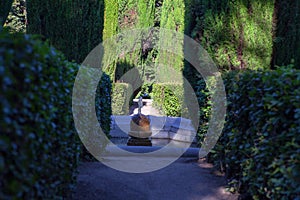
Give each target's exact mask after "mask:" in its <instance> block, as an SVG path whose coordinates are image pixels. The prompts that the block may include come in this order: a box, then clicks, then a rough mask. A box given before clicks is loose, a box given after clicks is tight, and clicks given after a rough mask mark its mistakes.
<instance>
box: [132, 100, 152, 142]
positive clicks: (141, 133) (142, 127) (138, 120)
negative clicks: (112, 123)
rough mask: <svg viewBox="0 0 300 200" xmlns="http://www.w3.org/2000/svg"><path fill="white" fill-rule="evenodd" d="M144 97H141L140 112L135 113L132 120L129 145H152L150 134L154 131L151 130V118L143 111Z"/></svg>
mask: <svg viewBox="0 0 300 200" xmlns="http://www.w3.org/2000/svg"><path fill="white" fill-rule="evenodd" d="M141 108H142V98H140V99H139V112H138V114H136V115H133V116H132V118H131V121H130V131H129V132H128V135H129V136H130V138H129V140H128V142H127V145H128V146H152V143H151V140H150V138H149V137H150V136H151V135H152V132H151V130H150V120H149V119H148V117H147V116H146V115H143V114H142V113H141Z"/></svg>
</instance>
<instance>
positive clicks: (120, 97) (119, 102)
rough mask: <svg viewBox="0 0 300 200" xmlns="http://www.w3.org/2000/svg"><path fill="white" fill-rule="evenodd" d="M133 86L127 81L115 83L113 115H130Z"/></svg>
mask: <svg viewBox="0 0 300 200" xmlns="http://www.w3.org/2000/svg"><path fill="white" fill-rule="evenodd" d="M132 92H133V91H132V86H131V85H130V84H127V83H115V84H114V85H113V92H112V113H113V115H128V114H129V104H130V100H131V95H132Z"/></svg>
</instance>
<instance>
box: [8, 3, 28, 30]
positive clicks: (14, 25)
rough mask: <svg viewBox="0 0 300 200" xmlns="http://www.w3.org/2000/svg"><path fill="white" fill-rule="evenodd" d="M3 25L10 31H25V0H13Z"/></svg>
mask: <svg viewBox="0 0 300 200" xmlns="http://www.w3.org/2000/svg"><path fill="white" fill-rule="evenodd" d="M4 26H5V27H8V28H9V29H10V31H13V32H22V33H25V31H26V2H25V0H14V2H13V4H12V7H11V10H10V13H9V15H8V17H7V19H6V22H5V25H4Z"/></svg>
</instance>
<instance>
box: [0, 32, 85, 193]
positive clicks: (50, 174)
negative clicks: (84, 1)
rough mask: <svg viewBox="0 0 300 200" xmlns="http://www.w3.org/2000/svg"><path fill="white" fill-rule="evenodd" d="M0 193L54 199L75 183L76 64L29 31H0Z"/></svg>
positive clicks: (77, 151)
mask: <svg viewBox="0 0 300 200" xmlns="http://www.w3.org/2000/svg"><path fill="white" fill-rule="evenodd" d="M0 43H1V45H0V55H1V56H0V83H1V84H0V85H1V94H0V99H1V101H0V118H1V122H0V123H1V134H0V144H1V145H0V152H1V153H0V155H1V156H0V171H1V173H0V185H1V191H0V198H1V199H53V198H58V197H63V196H66V195H67V194H68V191H70V189H72V188H73V186H74V182H75V172H76V168H77V164H78V156H79V153H80V145H79V140H78V136H77V134H76V132H75V129H74V126H73V120H72V104H71V97H72V87H73V83H74V79H75V75H76V73H77V70H78V67H79V66H78V65H77V64H74V63H70V62H67V61H65V59H64V57H63V56H62V54H60V53H58V52H57V51H55V50H54V49H53V48H51V47H49V46H48V45H47V44H44V43H42V42H40V41H38V40H35V39H33V38H32V37H31V36H29V35H22V34H14V35H10V34H8V33H6V32H4V31H3V32H1V33H0Z"/></svg>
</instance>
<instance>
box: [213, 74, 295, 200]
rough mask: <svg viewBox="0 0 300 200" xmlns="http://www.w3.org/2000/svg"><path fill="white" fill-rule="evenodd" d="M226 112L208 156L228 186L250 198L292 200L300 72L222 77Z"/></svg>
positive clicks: (293, 197)
mask: <svg viewBox="0 0 300 200" xmlns="http://www.w3.org/2000/svg"><path fill="white" fill-rule="evenodd" d="M224 82H225V87H226V91H227V98H228V111H227V113H228V114H227V119H226V124H225V128H224V130H223V135H222V136H221V138H220V139H219V142H218V144H217V145H216V146H215V149H214V151H213V152H212V154H211V155H210V158H211V159H212V160H213V161H214V162H215V163H216V164H220V163H221V166H222V167H223V170H224V171H225V172H226V175H227V178H228V179H229V180H230V184H231V186H232V189H233V190H238V191H239V192H240V193H248V194H249V195H250V196H252V197H253V198H254V199H295V198H296V197H297V196H298V195H299V192H300V190H299V189H300V179H299V177H300V174H299V172H300V163H299V160H300V153H299V149H300V132H299V130H300V126H299V125H300V121H299V120H300V109H299V108H300V101H299V99H300V72H299V71H297V70H292V69H290V68H287V69H280V70H276V71H265V72H261V71H258V72H254V71H242V72H232V73H228V74H226V75H225V76H224Z"/></svg>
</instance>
